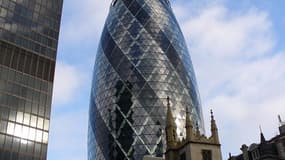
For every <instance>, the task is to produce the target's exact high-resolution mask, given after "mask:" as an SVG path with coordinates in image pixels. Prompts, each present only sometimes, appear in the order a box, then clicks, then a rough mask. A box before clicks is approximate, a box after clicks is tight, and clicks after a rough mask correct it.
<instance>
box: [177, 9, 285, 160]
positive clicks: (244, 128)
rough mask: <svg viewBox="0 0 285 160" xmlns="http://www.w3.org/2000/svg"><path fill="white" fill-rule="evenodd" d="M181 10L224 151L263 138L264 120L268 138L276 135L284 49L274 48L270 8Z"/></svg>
mask: <svg viewBox="0 0 285 160" xmlns="http://www.w3.org/2000/svg"><path fill="white" fill-rule="evenodd" d="M185 6H187V5H185ZM179 7H180V8H182V10H185V11H187V10H191V8H190V9H189V8H187V9H186V8H185V7H184V6H178V7H177V8H179ZM183 8H184V9H183ZM179 15H182V17H181V18H180V17H178V19H179V20H181V22H182V23H181V24H182V26H181V27H182V30H183V32H184V35H185V36H186V39H187V42H188V43H189V44H190V45H188V46H190V47H189V48H190V51H191V56H192V60H193V63H194V66H195V70H196V74H197V79H198V83H199V88H200V92H201V97H202V103H203V106H204V117H205V123H206V126H208V127H207V128H206V129H209V116H207V115H208V114H209V113H208V111H209V110H210V108H211V107H212V108H213V109H214V111H215V113H216V119H217V122H218V126H219V128H220V138H221V140H222V145H223V155H224V156H226V155H227V153H228V152H233V153H239V152H240V151H239V148H240V146H241V145H242V144H243V143H245V144H248V145H249V144H250V143H253V142H258V141H259V137H258V136H259V129H258V126H259V125H261V126H262V128H263V131H264V132H265V135H266V136H267V137H268V138H270V137H272V136H274V135H275V134H276V132H277V114H282V113H284V112H285V107H284V105H285V93H284V90H285V84H284V81H285V64H284V61H285V52H282V51H280V52H278V53H276V52H275V41H276V38H275V35H274V34H273V31H272V28H273V27H272V25H273V22H272V21H271V19H270V18H269V17H270V16H269V15H268V13H267V12H265V11H262V10H258V9H255V8H252V9H248V10H246V11H244V10H243V12H239V11H236V10H234V11H233V10H229V9H228V8H227V7H226V6H224V5H222V4H214V5H211V6H208V7H205V8H201V9H200V11H198V12H197V13H195V15H192V16H188V18H186V19H185V16H184V14H183V13H179ZM283 116H285V115H283ZM224 158H225V159H226V158H227V157H224Z"/></svg>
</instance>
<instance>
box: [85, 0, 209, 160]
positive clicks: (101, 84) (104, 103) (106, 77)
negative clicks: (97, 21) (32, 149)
mask: <svg viewBox="0 0 285 160" xmlns="http://www.w3.org/2000/svg"><path fill="white" fill-rule="evenodd" d="M168 96H169V97H170V101H171V107H172V110H173V115H174V116H175V119H176V124H177V126H178V132H179V133H178V135H183V134H184V133H185V131H184V126H185V115H186V107H188V111H189V113H190V114H191V117H192V120H193V121H194V122H197V123H198V125H199V128H200V129H201V132H203V131H204V126H203V117H202V111H201V105H200V100H199V93H198V89H197V84H196V80H195V74H194V70H193V67H192V62H191V59H190V55H189V53H188V49H187V46H186V43H185V40H184V37H183V35H182V32H181V29H180V27H179V25H178V23H177V20H176V18H175V16H174V14H173V11H172V9H171V6H170V3H169V1H168V0H113V2H112V4H111V6H110V12H109V15H108V18H107V20H106V23H105V26H104V30H103V33H102V37H101V40H100V44H99V47H98V52H97V57H96V62H95V67H94V77H93V84H92V91H91V101H90V111H89V133H88V158H89V160H95V159H97V160H141V159H142V157H143V156H144V155H156V156H162V155H163V152H164V151H165V136H164V135H165V133H164V128H165V117H166V110H167V100H166V99H167V97H168ZM187 113H188V112H187ZM95 157H96V158H95Z"/></svg>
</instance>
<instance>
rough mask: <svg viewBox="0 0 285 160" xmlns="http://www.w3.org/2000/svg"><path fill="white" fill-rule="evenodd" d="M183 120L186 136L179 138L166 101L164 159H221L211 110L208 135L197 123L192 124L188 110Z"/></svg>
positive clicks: (216, 129)
mask: <svg viewBox="0 0 285 160" xmlns="http://www.w3.org/2000/svg"><path fill="white" fill-rule="evenodd" d="M185 121H186V123H185V131H186V136H185V137H183V139H182V140H180V139H178V136H177V132H176V130H177V125H176V123H175V121H174V118H173V114H172V110H171V107H170V103H169V102H168V111H167V120H166V128H165V132H166V142H167V149H166V152H165V160H222V152H221V144H220V140H219V134H218V128H217V125H216V121H215V119H214V115H213V112H212V111H211V136H210V137H206V136H205V135H204V134H202V133H201V132H200V129H199V126H197V124H196V127H194V126H193V124H194V122H193V121H192V119H191V118H190V114H189V113H188V112H187V113H186V120H185Z"/></svg>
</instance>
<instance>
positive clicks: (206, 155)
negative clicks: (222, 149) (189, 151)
mask: <svg viewBox="0 0 285 160" xmlns="http://www.w3.org/2000/svg"><path fill="white" fill-rule="evenodd" d="M202 157H203V160H212V151H211V150H202Z"/></svg>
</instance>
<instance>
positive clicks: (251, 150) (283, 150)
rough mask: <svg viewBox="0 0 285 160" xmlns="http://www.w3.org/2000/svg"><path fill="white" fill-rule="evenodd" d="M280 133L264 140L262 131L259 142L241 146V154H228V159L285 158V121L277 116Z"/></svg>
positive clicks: (270, 159) (282, 159) (257, 159)
mask: <svg viewBox="0 0 285 160" xmlns="http://www.w3.org/2000/svg"><path fill="white" fill-rule="evenodd" d="M278 118H279V122H280V126H279V132H280V134H279V135H277V136H275V137H273V138H271V139H270V140H266V139H265V137H264V135H263V133H262V131H261V133H260V143H259V144H256V143H253V144H251V145H250V146H249V147H248V146H247V145H245V144H244V145H242V146H241V151H242V154H240V155H237V156H232V155H231V154H230V155H229V160H285V122H284V121H282V120H281V117H280V116H279V117H278Z"/></svg>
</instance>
